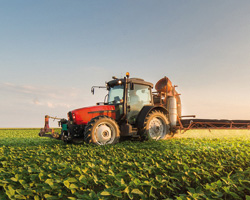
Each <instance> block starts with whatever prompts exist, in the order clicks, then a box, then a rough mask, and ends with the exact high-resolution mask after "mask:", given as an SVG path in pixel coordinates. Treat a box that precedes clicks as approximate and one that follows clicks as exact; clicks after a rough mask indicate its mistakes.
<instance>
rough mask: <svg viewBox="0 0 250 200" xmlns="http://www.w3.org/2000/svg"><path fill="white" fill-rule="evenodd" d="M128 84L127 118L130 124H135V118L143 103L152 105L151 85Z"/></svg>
mask: <svg viewBox="0 0 250 200" xmlns="http://www.w3.org/2000/svg"><path fill="white" fill-rule="evenodd" d="M130 84H134V83H129V85H128V96H127V119H128V122H129V123H130V124H135V122H136V118H137V116H138V114H139V112H140V111H141V109H142V108H143V107H144V106H145V105H152V95H151V87H149V86H147V85H140V84H134V85H133V86H131V85H130Z"/></svg>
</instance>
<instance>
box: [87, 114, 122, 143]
mask: <svg viewBox="0 0 250 200" xmlns="http://www.w3.org/2000/svg"><path fill="white" fill-rule="evenodd" d="M119 138H120V129H119V126H118V124H117V123H116V121H115V120H113V119H112V118H110V117H107V116H98V117H95V118H93V119H91V120H90V121H89V122H88V124H87V126H86V128H85V133H84V140H85V142H86V143H88V144H89V143H93V144H96V145H107V144H116V143H118V142H119Z"/></svg>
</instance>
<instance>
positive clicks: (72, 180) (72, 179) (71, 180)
mask: <svg viewBox="0 0 250 200" xmlns="http://www.w3.org/2000/svg"><path fill="white" fill-rule="evenodd" d="M67 181H68V182H70V183H75V182H77V180H76V179H75V178H68V179H67Z"/></svg>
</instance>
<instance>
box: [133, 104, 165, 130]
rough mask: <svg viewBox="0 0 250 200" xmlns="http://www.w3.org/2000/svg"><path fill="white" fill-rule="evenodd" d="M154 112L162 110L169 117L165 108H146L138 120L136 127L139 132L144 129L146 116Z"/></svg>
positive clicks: (140, 113)
mask: <svg viewBox="0 0 250 200" xmlns="http://www.w3.org/2000/svg"><path fill="white" fill-rule="evenodd" d="M153 110H160V111H162V112H163V113H164V114H165V115H166V116H167V115H168V110H167V109H166V108H165V107H163V106H144V107H143V108H142V109H141V111H140V112H139V114H138V116H137V119H136V126H137V128H138V130H140V129H142V128H143V125H144V122H145V118H146V116H147V115H148V114H149V113H150V112H151V111H153Z"/></svg>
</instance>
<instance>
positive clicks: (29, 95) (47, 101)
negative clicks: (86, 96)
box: [0, 82, 82, 108]
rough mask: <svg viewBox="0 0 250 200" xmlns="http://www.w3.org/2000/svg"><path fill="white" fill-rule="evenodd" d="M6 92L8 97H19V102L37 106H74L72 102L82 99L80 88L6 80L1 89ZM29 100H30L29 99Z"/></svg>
mask: <svg viewBox="0 0 250 200" xmlns="http://www.w3.org/2000/svg"><path fill="white" fill-rule="evenodd" d="M1 90H2V91H3V92H5V93H6V94H7V95H5V96H7V98H8V99H12V98H14V99H19V102H30V103H31V104H32V105H35V106H46V107H48V108H56V107H66V108H70V107H72V104H74V103H72V102H77V101H79V99H80V97H79V96H80V95H79V94H81V93H82V91H81V90H80V89H78V88H70V87H69V88H65V87H64V88H63V89H62V88H61V87H60V88H58V87H50V86H33V85H16V84H13V83H9V82H5V83H2V84H0V91H1ZM27 100H28V101H27Z"/></svg>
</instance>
